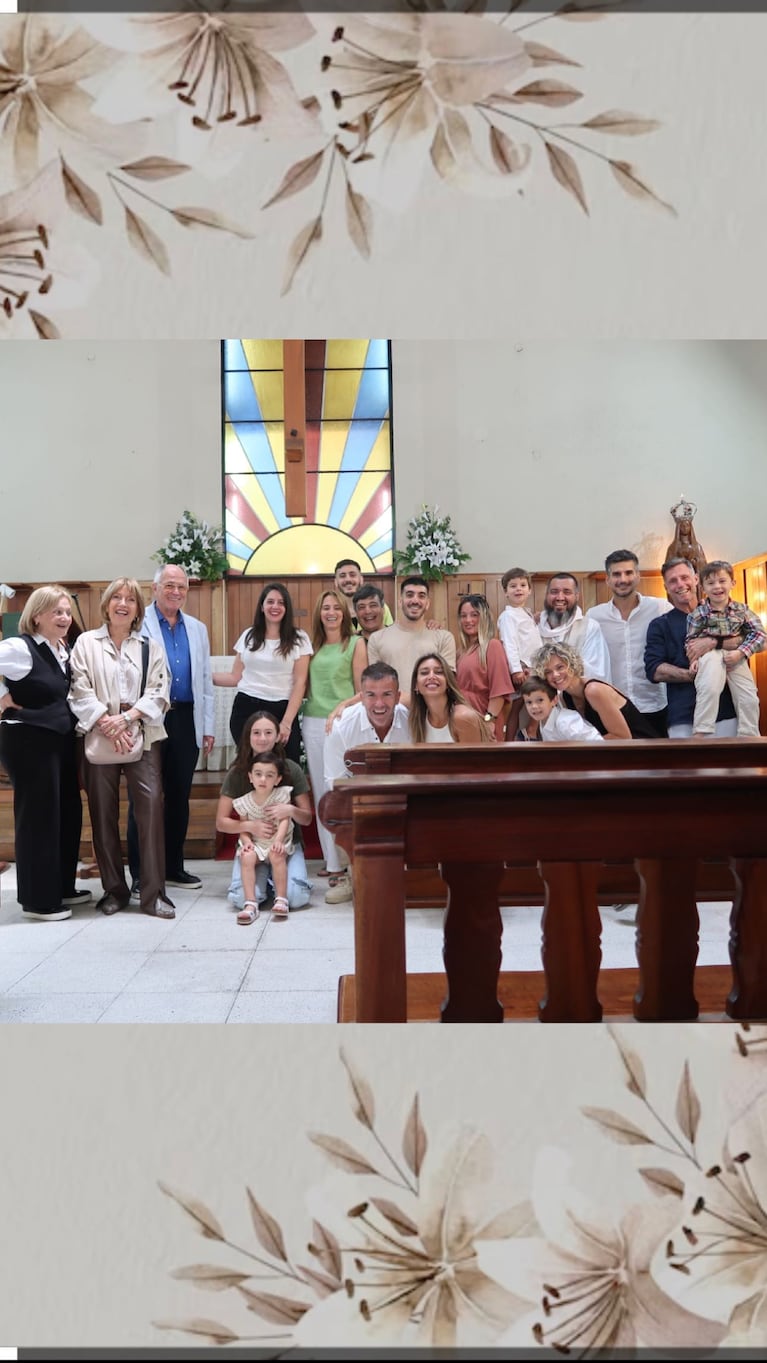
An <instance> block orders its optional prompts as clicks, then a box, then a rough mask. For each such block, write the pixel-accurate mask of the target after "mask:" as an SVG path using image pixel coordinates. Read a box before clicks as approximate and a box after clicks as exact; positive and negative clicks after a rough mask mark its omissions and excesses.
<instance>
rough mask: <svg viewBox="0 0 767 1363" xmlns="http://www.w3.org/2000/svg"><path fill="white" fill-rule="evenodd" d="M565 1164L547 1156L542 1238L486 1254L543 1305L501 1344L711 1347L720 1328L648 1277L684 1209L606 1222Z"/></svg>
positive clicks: (671, 1205) (491, 1268) (539, 1177)
mask: <svg viewBox="0 0 767 1363" xmlns="http://www.w3.org/2000/svg"><path fill="white" fill-rule="evenodd" d="M569 1168H570V1161H569V1158H568V1157H567V1156H565V1155H564V1154H563V1153H562V1152H561V1151H558V1150H551V1149H548V1150H543V1151H541V1153H540V1155H539V1159H538V1162H537V1166H536V1171H535V1175H534V1189H533V1205H534V1207H535V1213H536V1217H537V1219H538V1221H539V1222H540V1224H541V1226H542V1227H543V1230H544V1232H545V1233H546V1235H547V1239H546V1240H538V1241H536V1240H515V1241H510V1242H508V1243H506V1244H504V1245H500V1246H499V1245H490V1244H488V1245H485V1246H483V1247H482V1249H481V1252H480V1263H481V1264H482V1266H483V1267H484V1268H485V1269H486V1271H487V1272H489V1273H492V1274H493V1275H494V1276H495V1277H496V1278H498V1279H499V1281H501V1282H504V1283H505V1284H506V1285H507V1286H508V1287H510V1288H511V1290H512V1291H518V1292H524V1293H525V1294H528V1295H531V1294H532V1293H533V1292H534V1293H535V1295H536V1296H537V1297H538V1299H539V1301H540V1307H539V1310H538V1312H537V1313H536V1314H535V1315H534V1316H532V1317H530V1318H528V1320H527V1321H525V1322H524V1325H523V1326H521V1327H520V1328H518V1329H516V1330H515V1331H514V1334H513V1336H512V1335H511V1334H507V1335H505V1336H504V1337H503V1338H502V1339H501V1340H499V1341H498V1343H499V1344H512V1343H513V1344H516V1345H522V1344H527V1346H528V1347H529V1346H530V1344H531V1342H532V1341H535V1342H536V1343H537V1344H539V1345H542V1346H543V1347H545V1348H553V1349H556V1350H557V1351H558V1352H562V1353H570V1352H573V1353H577V1354H578V1355H579V1356H580V1357H584V1356H591V1355H592V1354H598V1353H600V1352H604V1351H608V1350H609V1351H613V1350H616V1349H633V1348H635V1347H637V1346H641V1345H644V1346H646V1347H649V1348H658V1349H661V1348H676V1347H682V1346H687V1347H695V1346H699V1347H705V1348H714V1347H715V1346H716V1345H717V1344H718V1343H719V1341H720V1340H721V1338H722V1336H723V1334H724V1327H723V1326H722V1325H720V1324H718V1323H716V1322H713V1321H710V1320H706V1319H704V1318H702V1317H701V1316H697V1315H693V1314H692V1313H691V1312H690V1311H686V1310H685V1309H684V1308H683V1307H682V1306H680V1305H679V1304H678V1303H677V1301H676V1300H675V1299H674V1298H672V1297H671V1296H669V1295H668V1294H667V1293H666V1292H664V1291H663V1290H662V1289H661V1288H660V1287H659V1286H658V1284H657V1283H656V1281H655V1279H654V1278H653V1276H652V1274H651V1271H650V1266H651V1263H652V1260H653V1258H654V1257H655V1255H656V1253H657V1252H658V1250H659V1249H660V1248H661V1247H662V1245H663V1244H664V1242H665V1240H666V1238H667V1236H668V1232H669V1229H670V1227H671V1226H673V1225H674V1224H675V1223H676V1222H677V1221H678V1216H679V1212H678V1204H676V1202H675V1201H673V1200H671V1199H662V1200H658V1201H653V1202H651V1203H642V1204H638V1205H635V1206H631V1207H629V1208H628V1209H627V1210H626V1211H625V1213H624V1214H623V1215H622V1216H621V1217H620V1220H615V1219H614V1218H613V1216H612V1215H605V1216H601V1215H600V1214H599V1212H598V1211H597V1210H596V1209H595V1208H593V1207H591V1206H590V1205H589V1204H588V1203H587V1202H586V1200H585V1199H583V1198H581V1197H580V1196H579V1195H578V1194H577V1192H576V1191H575V1190H574V1189H573V1188H572V1186H570V1183H569Z"/></svg>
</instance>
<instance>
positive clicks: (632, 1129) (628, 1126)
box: [581, 1107, 653, 1145]
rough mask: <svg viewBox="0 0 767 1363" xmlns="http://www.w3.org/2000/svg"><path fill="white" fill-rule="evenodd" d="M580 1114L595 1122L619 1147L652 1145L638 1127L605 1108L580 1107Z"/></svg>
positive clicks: (618, 1113) (617, 1113) (619, 1114)
mask: <svg viewBox="0 0 767 1363" xmlns="http://www.w3.org/2000/svg"><path fill="white" fill-rule="evenodd" d="M581 1112H582V1113H583V1115H584V1117H588V1118H589V1121H592V1122H596V1124H597V1126H601V1128H602V1130H603V1131H604V1132H605V1135H607V1136H609V1137H610V1139H611V1140H613V1141H617V1142H618V1144H619V1145H652V1144H653V1142H652V1141H651V1140H650V1137H649V1136H646V1135H645V1133H644V1131H640V1129H639V1127H638V1126H634V1123H633V1122H630V1121H629V1120H628V1118H626V1117H623V1116H622V1115H621V1113H620V1112H613V1111H612V1110H611V1109H610V1108H606V1107H582V1108H581Z"/></svg>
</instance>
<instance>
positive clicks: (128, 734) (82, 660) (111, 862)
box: [69, 577, 176, 918]
mask: <svg viewBox="0 0 767 1363" xmlns="http://www.w3.org/2000/svg"><path fill="white" fill-rule="evenodd" d="M101 618H102V620H103V622H104V623H103V624H102V625H101V626H100V628H99V629H89V630H86V632H85V634H81V635H80V637H79V639H78V640H77V643H76V644H75V646H74V648H73V650H72V689H71V691H70V693H69V704H70V706H71V707H72V709H73V710H74V713H75V715H76V716H77V731H78V733H81V734H87V733H89V732H90V730H91V729H99V730H100V732H101V733H102V734H104V735H105V736H106V737H107V738H109V739H111V741H112V744H113V746H114V750H115V757H116V761H114V762H110V763H107V764H104V765H103V766H101V765H99V766H97V765H95V764H93V763H91V762H89V761H88V759H87V758H84V760H83V780H84V783H85V789H86V791H87V793H88V807H89V809H90V812H91V825H92V827H93V850H94V852H95V853H96V861H97V862H98V866H99V874H100V876H101V885H102V889H103V890H104V894H103V895H102V897H101V899H100V900H99V902H98V904H97V906H96V907H97V908H99V909H101V911H102V913H106V914H111V913H117V911H118V909H127V907H128V903H129V901H130V890H129V888H128V885H127V883H126V880H125V868H124V866H123V859H122V851H121V846H120V821H119V815H120V773H121V772H124V773H125V778H126V781H127V783H128V791H129V793H130V797H131V800H132V802H133V809H134V812H135V815H136V823H137V825H138V839H139V852H140V855H141V912H142V913H148V914H151V915H152V916H153V917H154V918H175V916H176V915H175V913H174V910H173V905H172V904H171V902H170V900H169V899H168V898H167V896H166V894H165V833H164V821H163V813H162V811H163V797H162V770H161V762H160V743H161V742H162V740H163V739H164V738H165V728H164V725H163V722H162V720H163V715H164V714H165V711H166V710H167V708H168V696H169V689H170V688H169V680H168V672H167V669H166V666H165V648H164V647H163V645H162V644H158V643H157V641H156V640H155V639H147V640H145V641H142V640H141V639H140V638H139V631H140V629H141V625H142V622H143V619H144V598H143V596H142V593H141V588H140V587H139V584H138V582H136V581H135V579H134V578H131V577H118V578H116V579H115V581H114V582H110V584H109V586H108V587H107V588H106V590H105V592H104V593H103V595H102V597H101ZM145 643H146V644H148V645H149V647H148V650H147V651H146V660H147V668H146V682H145V683H144V685H143V687H142V679H143V670H144V666H143V664H144V652H145V650H144V644H145ZM139 724H140V725H141V729H142V730H143V737H144V747H143V752H142V754H141V757H140V758H139V760H138V761H137V762H125V763H123V762H121V761H120V758H121V757H123V756H127V754H128V753H129V752H130V751H131V749H132V747H133V745H134V743H135V742H136V740H137V739H138V737H139Z"/></svg>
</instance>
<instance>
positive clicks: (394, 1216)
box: [370, 1197, 418, 1235]
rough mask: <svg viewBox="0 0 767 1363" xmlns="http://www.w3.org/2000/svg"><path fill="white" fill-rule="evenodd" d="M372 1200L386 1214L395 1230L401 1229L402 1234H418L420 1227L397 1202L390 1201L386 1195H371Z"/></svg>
mask: <svg viewBox="0 0 767 1363" xmlns="http://www.w3.org/2000/svg"><path fill="white" fill-rule="evenodd" d="M370 1201H371V1204H372V1205H373V1206H374V1207H377V1209H378V1211H379V1212H380V1213H381V1216H384V1217H385V1218H386V1220H387V1221H389V1222H390V1223H391V1225H392V1226H394V1228H395V1230H398V1231H399V1233H400V1235H417V1234H418V1227H417V1225H416V1224H415V1222H414V1221H411V1219H410V1217H409V1216H408V1215H407V1213H406V1212H403V1210H402V1208H401V1207H398V1206H397V1204H396V1202H390V1201H389V1199H388V1198H386V1197H371V1199H370Z"/></svg>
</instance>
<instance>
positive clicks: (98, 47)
mask: <svg viewBox="0 0 767 1363" xmlns="http://www.w3.org/2000/svg"><path fill="white" fill-rule="evenodd" d="M115 55H116V54H115V53H114V52H112V51H110V50H109V48H107V47H104V46H103V45H102V44H101V43H100V42H97V41H96V39H95V38H93V37H92V36H91V35H90V34H89V33H87V32H86V31H85V29H83V28H80V27H73V25H72V21H71V20H64V19H63V18H57V17H56V16H54V15H35V14H28V15H17V16H4V17H3V19H2V20H0V184H2V183H5V184H13V183H14V182H17V183H20V182H22V181H24V180H27V179H29V178H30V177H31V176H33V175H34V174H35V173H36V172H37V171H38V170H39V169H40V167H41V166H42V165H44V164H45V163H46V162H47V161H48V160H49V159H50V158H51V156H53V155H56V154H58V153H60V152H64V153H65V154H69V155H72V154H75V153H77V152H83V151H87V152H89V153H93V152H101V153H105V154H108V155H114V156H117V157H118V158H119V157H122V156H123V155H129V154H130V153H131V152H132V151H135V150H136V148H137V147H138V146H139V145H140V143H141V142H142V141H143V137H144V130H143V129H141V130H139V129H137V128H130V127H128V128H115V127H114V126H113V125H112V124H110V123H107V122H104V120H102V119H101V118H99V117H98V116H97V115H96V114H95V113H94V98H93V95H92V94H90V93H89V92H88V91H87V90H86V89H84V88H83V85H82V82H83V81H84V80H86V79H89V78H91V77H95V76H97V75H99V74H100V73H103V72H105V71H106V70H108V68H109V67H110V66H111V65H112V63H113V62H114V61H115Z"/></svg>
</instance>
